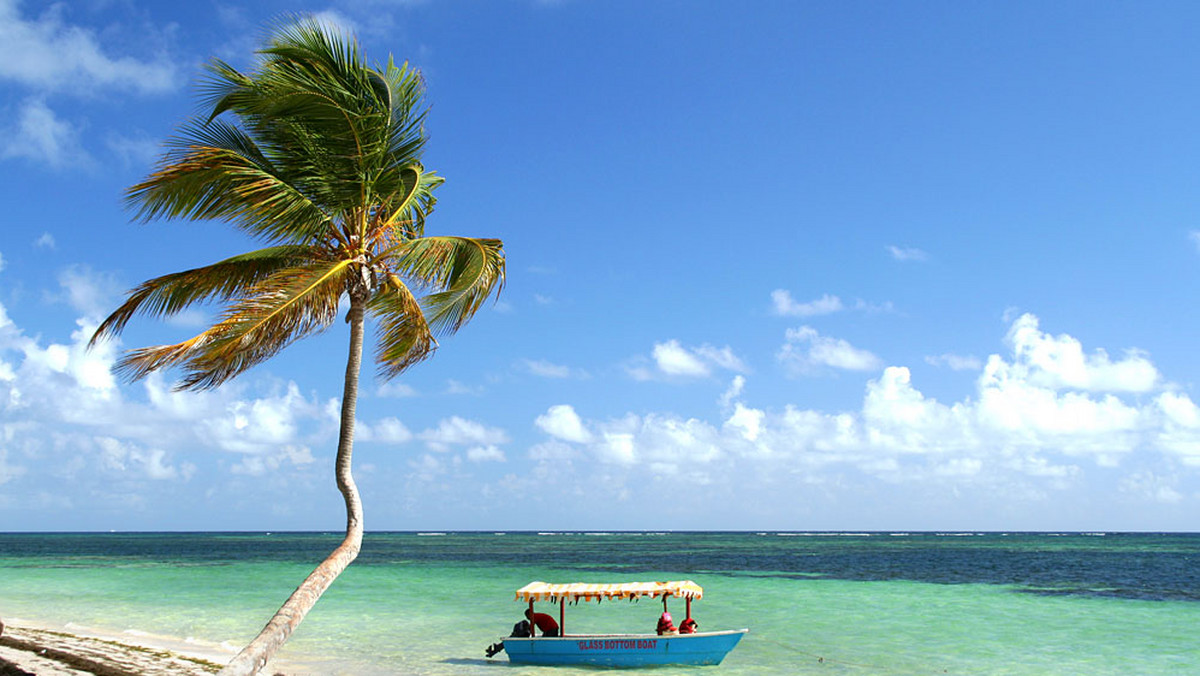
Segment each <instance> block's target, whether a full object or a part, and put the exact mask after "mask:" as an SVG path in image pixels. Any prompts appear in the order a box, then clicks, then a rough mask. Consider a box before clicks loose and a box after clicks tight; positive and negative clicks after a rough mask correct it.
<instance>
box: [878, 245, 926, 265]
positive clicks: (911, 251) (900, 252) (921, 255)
mask: <svg viewBox="0 0 1200 676" xmlns="http://www.w3.org/2000/svg"><path fill="white" fill-rule="evenodd" d="M887 250H888V253H890V254H892V258H894V259H896V260H898V261H900V262H902V263H907V262H910V261H911V262H923V261H927V260H929V254H927V253H925V252H924V251H922V250H920V249H917V248H914V247H899V246H893V245H888V247H887Z"/></svg>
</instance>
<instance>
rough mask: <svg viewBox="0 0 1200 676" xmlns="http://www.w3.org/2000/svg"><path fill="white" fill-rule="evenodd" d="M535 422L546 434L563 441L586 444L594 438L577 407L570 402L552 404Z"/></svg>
mask: <svg viewBox="0 0 1200 676" xmlns="http://www.w3.org/2000/svg"><path fill="white" fill-rule="evenodd" d="M534 424H535V425H537V427H538V429H540V430H542V431H543V432H545V433H546V434H549V435H550V436H552V437H554V438H556V439H561V440H563V441H571V442H575V443H580V444H586V443H588V442H589V441H591V439H592V435H591V433H590V432H588V431H587V428H585V427H584V426H583V422H582V421H581V420H580V419H579V415H578V414H577V413H575V409H574V408H572V407H571V406H570V405H568V404H558V405H556V406H551V407H550V408H549V409H548V410H547V411H546V412H545V413H544V414H542V415H540V416H538V417H537V419H536V420H534Z"/></svg>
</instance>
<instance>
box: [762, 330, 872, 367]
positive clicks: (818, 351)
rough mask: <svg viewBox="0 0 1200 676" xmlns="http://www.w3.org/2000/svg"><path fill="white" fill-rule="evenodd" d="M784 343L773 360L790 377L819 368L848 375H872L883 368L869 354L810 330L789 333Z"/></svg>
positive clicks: (842, 341)
mask: <svg viewBox="0 0 1200 676" xmlns="http://www.w3.org/2000/svg"><path fill="white" fill-rule="evenodd" d="M786 340H787V342H785V343H784V345H783V347H782V348H780V350H779V352H778V354H777V355H776V357H777V358H778V359H779V361H780V362H781V363H783V364H784V365H785V366H786V367H787V368H788V369H789V370H791V371H792V372H793V373H809V372H812V371H813V370H814V369H816V368H819V367H822V366H829V367H833V368H837V369H845V370H847V371H874V370H877V369H879V368H880V367H881V366H883V362H882V361H881V360H880V359H879V357H876V356H875V355H874V354H872V353H871V352H869V351H867V350H862V349H859V348H856V347H854V346H853V345H851V344H850V343H849V342H847V341H845V340H842V339H840V338H830V337H828V336H822V335H821V334H820V333H818V332H817V330H816V329H814V328H812V327H810V326H802V327H800V328H798V329H788V331H787V333H786Z"/></svg>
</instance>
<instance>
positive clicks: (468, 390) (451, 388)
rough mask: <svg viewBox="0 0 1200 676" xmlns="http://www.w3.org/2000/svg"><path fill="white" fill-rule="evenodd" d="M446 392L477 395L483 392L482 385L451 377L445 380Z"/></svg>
mask: <svg viewBox="0 0 1200 676" xmlns="http://www.w3.org/2000/svg"><path fill="white" fill-rule="evenodd" d="M446 394H466V395H470V396H476V397H477V396H479V395H481V394H483V385H468V384H466V383H463V382H460V381H457V380H454V379H453V378H451V379H450V380H447V381H446Z"/></svg>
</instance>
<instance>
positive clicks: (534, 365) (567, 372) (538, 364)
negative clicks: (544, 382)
mask: <svg viewBox="0 0 1200 676" xmlns="http://www.w3.org/2000/svg"><path fill="white" fill-rule="evenodd" d="M523 364H524V366H525V369H526V370H527V371H529V372H530V373H532V374H533V375H535V376H540V377H542V378H569V377H571V369H570V367H567V366H562V365H560V364H553V363H551V362H548V361H546V360H544V359H538V360H533V359H526V360H524V362H523Z"/></svg>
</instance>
